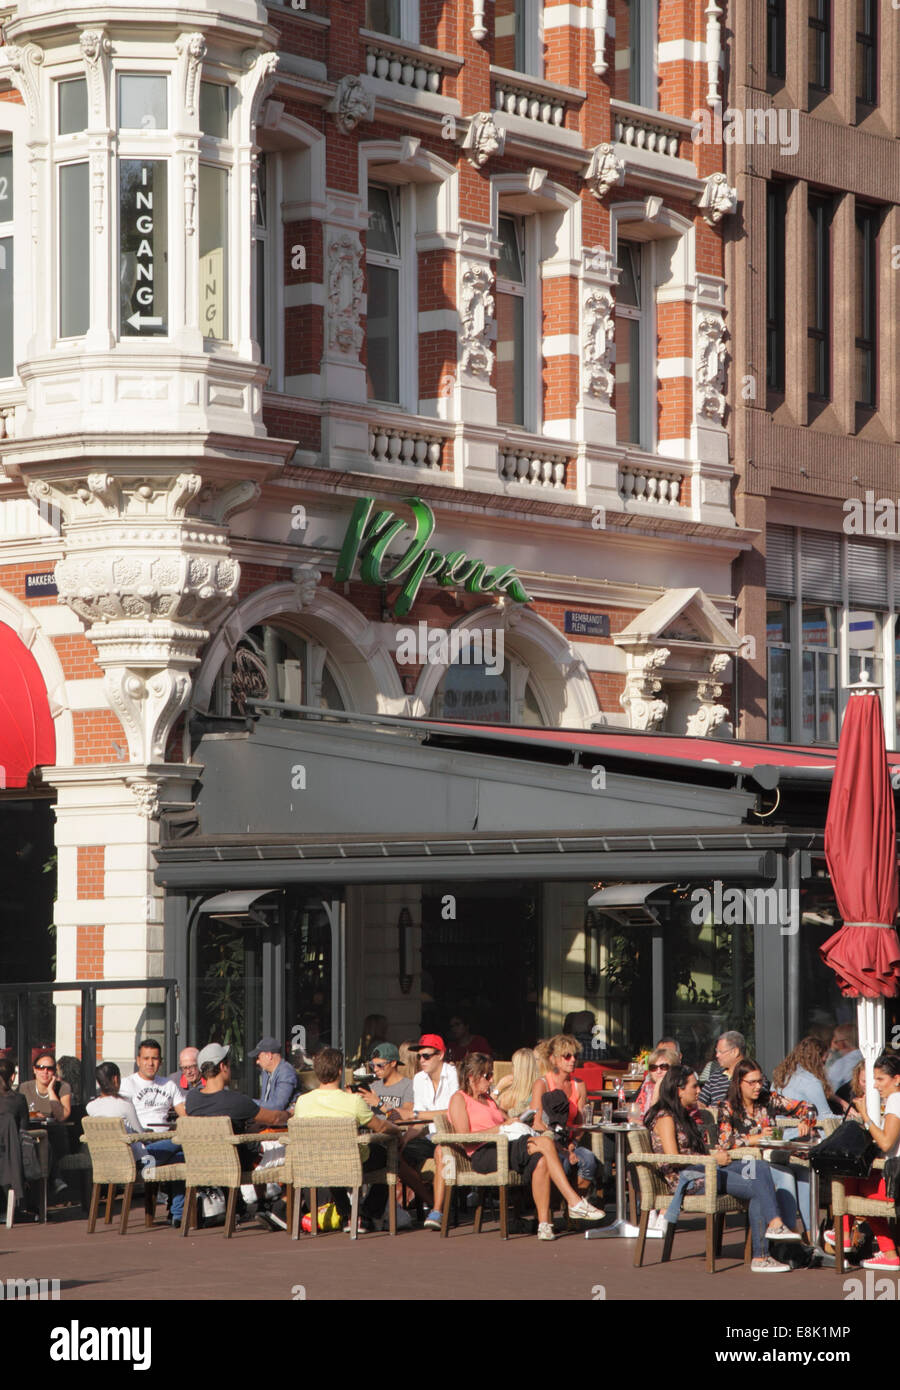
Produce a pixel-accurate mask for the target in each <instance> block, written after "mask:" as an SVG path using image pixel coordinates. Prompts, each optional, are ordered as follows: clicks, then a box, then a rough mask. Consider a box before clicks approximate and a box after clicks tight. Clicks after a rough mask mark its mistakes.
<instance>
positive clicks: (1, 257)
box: [0, 236, 14, 376]
mask: <svg viewBox="0 0 900 1390" xmlns="http://www.w3.org/2000/svg"><path fill="white" fill-rule="evenodd" d="M13 366H14V363H13V239H12V237H11V236H6V237H3V238H2V239H0V376H12V374H13Z"/></svg>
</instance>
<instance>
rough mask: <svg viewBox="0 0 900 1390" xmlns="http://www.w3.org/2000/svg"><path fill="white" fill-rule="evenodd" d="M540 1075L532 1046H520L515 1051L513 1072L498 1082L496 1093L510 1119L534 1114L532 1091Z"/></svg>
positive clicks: (502, 1108)
mask: <svg viewBox="0 0 900 1390" xmlns="http://www.w3.org/2000/svg"><path fill="white" fill-rule="evenodd" d="M539 1076H540V1069H539V1067H538V1064H537V1058H536V1057H535V1055H534V1052H533V1050H532V1049H531V1048H530V1047H520V1048H519V1049H518V1051H517V1052H514V1053H513V1055H512V1072H511V1073H510V1075H509V1076H504V1078H503V1080H502V1081H500V1082H499V1083H498V1085H497V1090H496V1093H495V1094H496V1101H497V1104H498V1105H499V1107H500V1109H501V1110H502V1111H503V1113H504V1115H506V1116H507V1118H508V1119H510V1120H519V1119H521V1118H522V1116H523V1115H525V1116H529V1117H530V1116H531V1115H533V1114H534V1110H533V1108H532V1104H531V1093H532V1091H533V1090H534V1083H535V1082H536V1081H537V1079H538V1077H539Z"/></svg>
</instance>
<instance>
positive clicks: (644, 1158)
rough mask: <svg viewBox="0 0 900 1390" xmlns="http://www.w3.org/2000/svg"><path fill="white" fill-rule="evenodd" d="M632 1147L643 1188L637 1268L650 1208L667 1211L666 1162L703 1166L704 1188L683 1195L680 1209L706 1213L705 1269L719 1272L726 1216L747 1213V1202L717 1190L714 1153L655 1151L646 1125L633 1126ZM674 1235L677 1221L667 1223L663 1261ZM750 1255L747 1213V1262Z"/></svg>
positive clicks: (686, 1212)
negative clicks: (668, 1152)
mask: <svg viewBox="0 0 900 1390" xmlns="http://www.w3.org/2000/svg"><path fill="white" fill-rule="evenodd" d="M628 1147H629V1149H630V1150H631V1153H630V1156H629V1159H628V1162H629V1163H631V1164H633V1165H634V1167H635V1169H636V1171H637V1175H638V1181H639V1183H640V1188H641V1221H640V1227H639V1234H638V1239H637V1246H636V1248H635V1252H634V1264H635V1268H640V1266H641V1265H642V1264H643V1261H644V1246H645V1245H646V1242H647V1226H648V1224H649V1221H650V1213H651V1211H665V1210H666V1208H667V1207H668V1205H669V1203H670V1202H671V1200H672V1194H671V1192H670V1191H669V1189H668V1187H667V1185H666V1182H665V1179H664V1178H663V1176H662V1174H661V1173H660V1171H659V1169H660V1167H661V1166H662V1165H663V1164H671V1165H672V1166H673V1167H681V1168H703V1169H704V1170H705V1176H706V1182H705V1184H704V1187H705V1189H706V1190H705V1191H704V1192H703V1193H702V1194H700V1195H699V1196H696V1197H687V1196H686V1197H684V1198H683V1199H682V1203H681V1210H682V1213H683V1214H684V1215H685V1216H692V1215H695V1214H696V1213H698V1212H699V1213H702V1215H703V1216H705V1217H706V1269H707V1272H708V1273H709V1274H715V1272H716V1256H717V1255H720V1254H721V1253H722V1235H723V1231H724V1228H725V1217H726V1216H727V1215H728V1214H729V1213H731V1212H744V1213H745V1214H747V1203H746V1202H742V1201H740V1200H739V1199H738V1198H737V1197H730V1196H728V1195H727V1194H723V1195H721V1196H719V1195H718V1194H717V1192H716V1169H717V1166H718V1165H717V1163H716V1160H715V1157H714V1156H713V1155H712V1154H655V1153H654V1152H653V1150H652V1148H651V1145H650V1135H649V1133H648V1132H647V1130H646V1129H634V1130H631V1131H630V1132H629V1135H628ZM674 1239H675V1223H674V1222H672V1223H668V1224H667V1226H666V1233H665V1236H664V1237H663V1248H662V1256H661V1261H660V1262H661V1263H663V1262H665V1261H666V1260H669V1259H671V1256H672V1244H673V1241H674ZM750 1258H751V1245H750V1217H749V1214H747V1236H746V1240H745V1242H744V1263H745V1264H746V1263H747V1262H748V1261H749V1260H750Z"/></svg>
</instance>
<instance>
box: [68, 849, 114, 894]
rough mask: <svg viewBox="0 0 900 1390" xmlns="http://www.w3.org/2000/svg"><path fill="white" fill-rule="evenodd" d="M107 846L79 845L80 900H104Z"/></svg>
mask: <svg viewBox="0 0 900 1390" xmlns="http://www.w3.org/2000/svg"><path fill="white" fill-rule="evenodd" d="M105 855H106V846H105V845H79V846H78V868H77V872H76V891H75V896H76V897H78V898H102V897H103V895H104V892H103V864H104V857H105Z"/></svg>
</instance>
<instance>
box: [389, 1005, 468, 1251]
mask: <svg viewBox="0 0 900 1390" xmlns="http://www.w3.org/2000/svg"><path fill="white" fill-rule="evenodd" d="M409 1050H410V1052H418V1054H419V1070H418V1071H417V1072H416V1074H415V1076H414V1077H413V1101H412V1105H411V1106H410V1107H407V1106H405V1105H404V1106H402V1107H401V1112H400V1113H401V1114H403V1115H404V1118H406V1119H412V1120H433V1119H434V1117H435V1115H439V1114H441V1113H443V1112H445V1111H446V1109H447V1107H448V1105H449V1104H450V1097H451V1096H452V1095H453V1093H454V1091H458V1090H459V1078H458V1077H457V1075H456V1067H454V1066H452V1065H451V1064H450V1063H449V1062H445V1061H444V1057H445V1055H446V1052H447V1047H446V1044H445V1043H444V1039H443V1038H441V1037H439V1036H438V1034H437V1033H423V1034H422V1036H421V1038H420V1039H419V1041H418V1042H417V1043H416V1044H415V1046H414V1047H411V1048H410V1049H409ZM407 1109H409V1114H404V1112H406V1111H407ZM428 1129H429V1133H431V1134H433V1133H434V1125H433V1124H429V1126H428ZM443 1168H444V1165H443V1162H442V1156H441V1149H440V1145H438V1146H437V1147H436V1148H435V1150H434V1207H433V1208H432V1210H431V1211H430V1212H429V1213H428V1215H427V1216H426V1218H425V1225H426V1226H427V1227H428V1228H429V1229H430V1230H433V1231H439V1230H440V1229H441V1208H442V1206H443V1204H444V1172H443Z"/></svg>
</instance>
